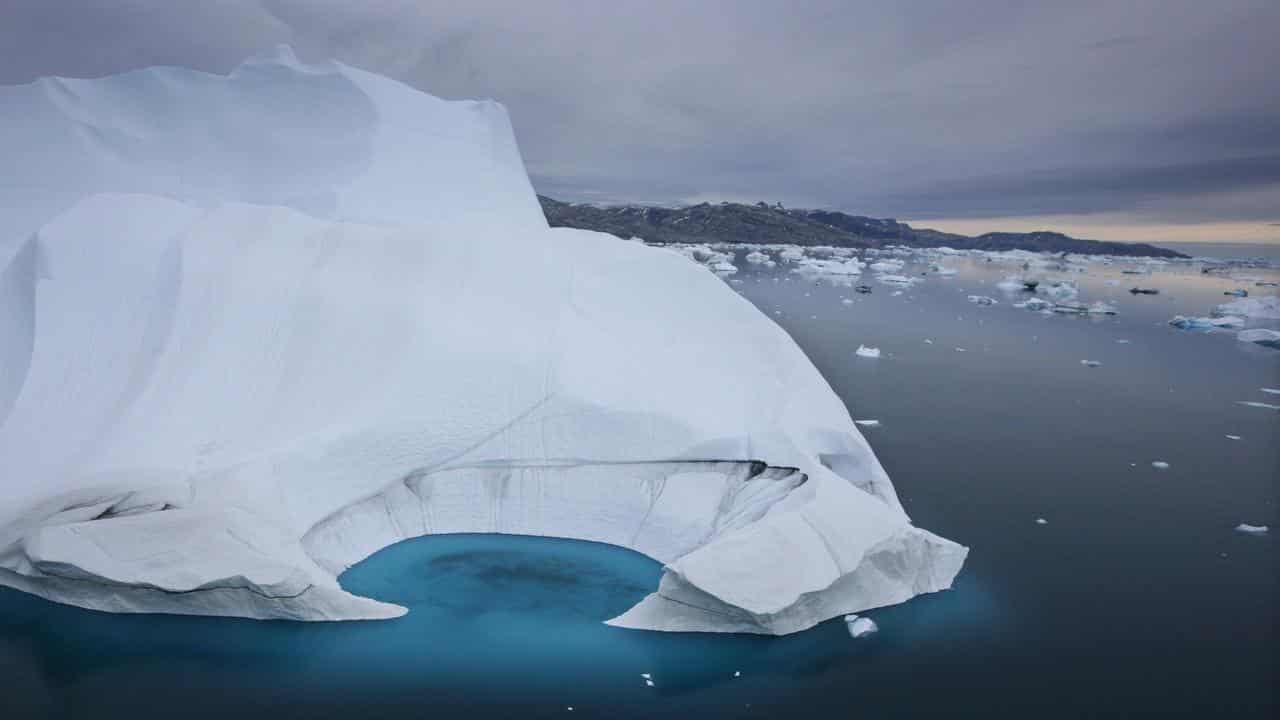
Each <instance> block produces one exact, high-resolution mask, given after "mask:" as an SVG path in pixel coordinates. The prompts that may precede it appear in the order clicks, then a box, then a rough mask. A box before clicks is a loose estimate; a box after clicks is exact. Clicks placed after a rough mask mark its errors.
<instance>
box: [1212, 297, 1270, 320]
mask: <svg viewBox="0 0 1280 720" xmlns="http://www.w3.org/2000/svg"><path fill="white" fill-rule="evenodd" d="M1214 314H1215V315H1243V316H1244V317H1251V318H1259V319H1262V320H1280V297H1278V296H1276V295H1268V296H1266V297H1256V298H1240V299H1239V300H1232V301H1231V302H1229V303H1223V304H1221V305H1219V306H1218V309H1217V310H1215V311H1214Z"/></svg>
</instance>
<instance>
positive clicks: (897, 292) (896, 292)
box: [889, 290, 902, 297]
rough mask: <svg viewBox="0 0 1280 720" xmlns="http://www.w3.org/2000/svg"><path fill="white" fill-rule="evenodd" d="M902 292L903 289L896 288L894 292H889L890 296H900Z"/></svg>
mask: <svg viewBox="0 0 1280 720" xmlns="http://www.w3.org/2000/svg"><path fill="white" fill-rule="evenodd" d="M901 294H902V291H901V290H894V291H893V292H891V293H889V297H898V296H899V295H901Z"/></svg>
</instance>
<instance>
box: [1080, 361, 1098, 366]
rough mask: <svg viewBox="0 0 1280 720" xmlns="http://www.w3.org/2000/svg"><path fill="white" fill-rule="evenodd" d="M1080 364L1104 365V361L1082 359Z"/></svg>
mask: <svg viewBox="0 0 1280 720" xmlns="http://www.w3.org/2000/svg"><path fill="white" fill-rule="evenodd" d="M1080 364H1081V365H1084V366H1085V367H1102V363H1100V362H1098V361H1097V360H1081V361H1080Z"/></svg>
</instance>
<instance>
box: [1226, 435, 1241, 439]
mask: <svg viewBox="0 0 1280 720" xmlns="http://www.w3.org/2000/svg"><path fill="white" fill-rule="evenodd" d="M1227 439H1228V440H1239V439H1240V436H1239V435H1228V436H1227Z"/></svg>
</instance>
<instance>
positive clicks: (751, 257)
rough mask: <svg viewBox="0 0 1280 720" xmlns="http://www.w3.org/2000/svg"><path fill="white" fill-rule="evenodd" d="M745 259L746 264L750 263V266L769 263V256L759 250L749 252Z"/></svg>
mask: <svg viewBox="0 0 1280 720" xmlns="http://www.w3.org/2000/svg"><path fill="white" fill-rule="evenodd" d="M745 259H746V261H747V262H749V263H751V264H752V265H763V264H765V263H767V262H769V256H768V255H766V254H764V253H762V252H760V251H759V250H752V251H751V252H749V253H747V256H746V258H745Z"/></svg>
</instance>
